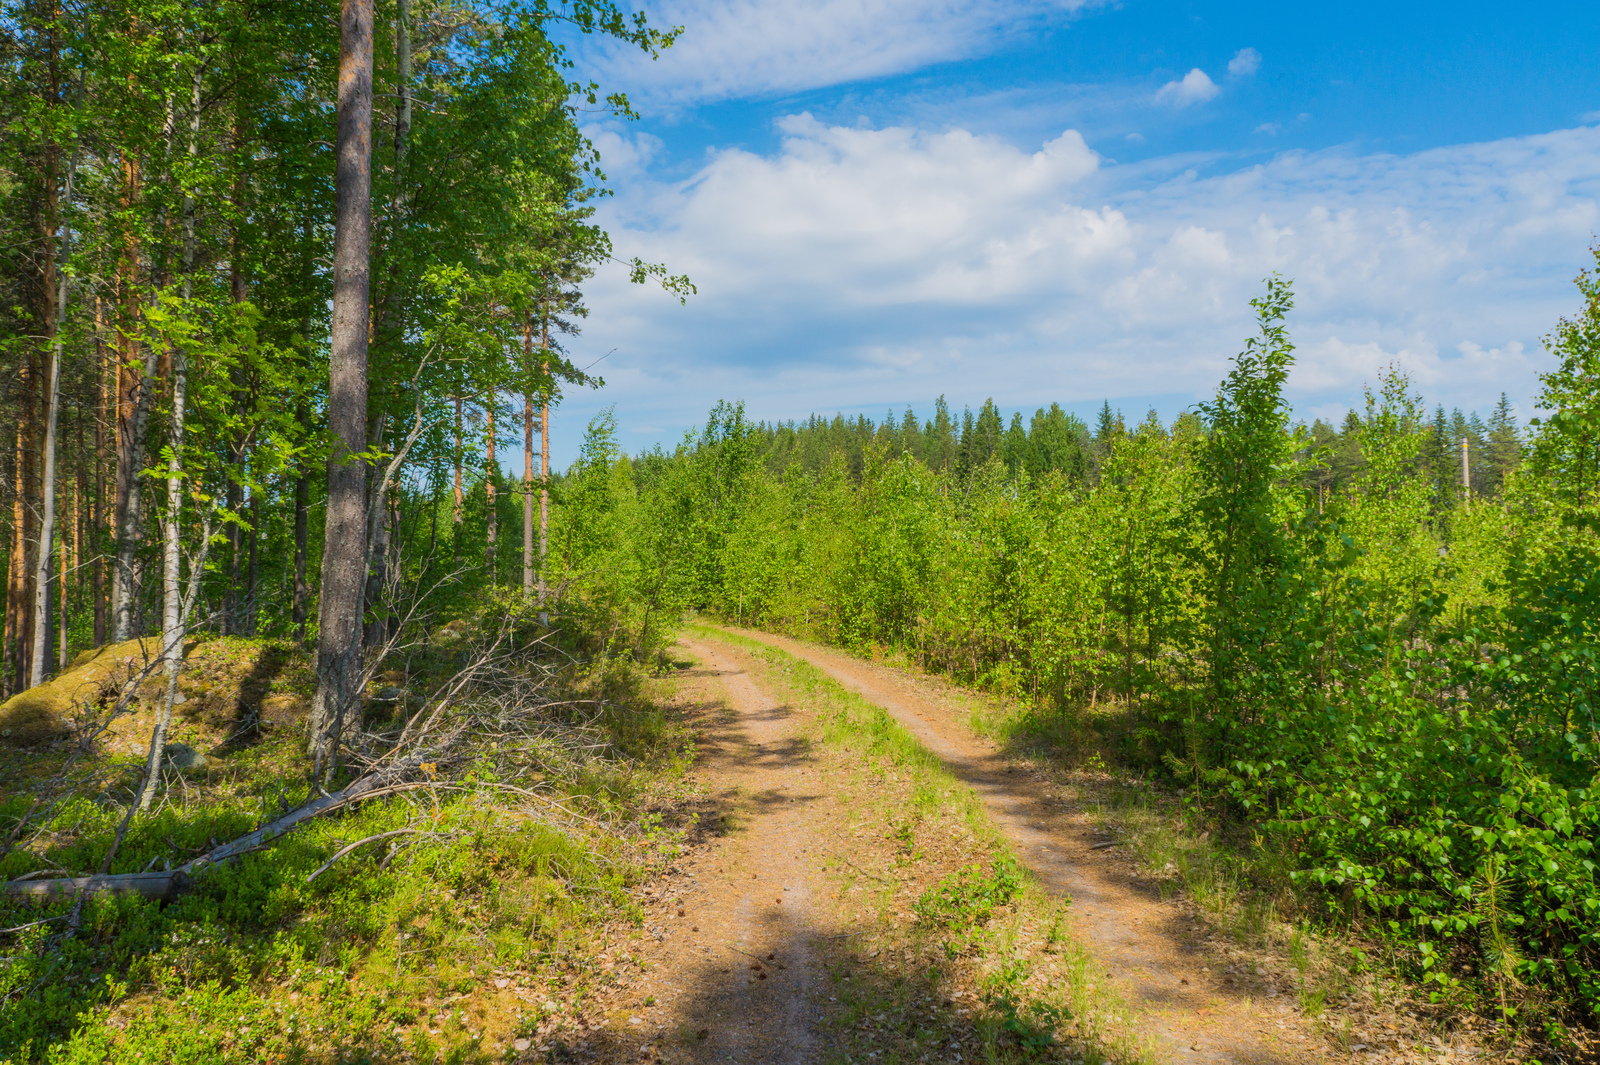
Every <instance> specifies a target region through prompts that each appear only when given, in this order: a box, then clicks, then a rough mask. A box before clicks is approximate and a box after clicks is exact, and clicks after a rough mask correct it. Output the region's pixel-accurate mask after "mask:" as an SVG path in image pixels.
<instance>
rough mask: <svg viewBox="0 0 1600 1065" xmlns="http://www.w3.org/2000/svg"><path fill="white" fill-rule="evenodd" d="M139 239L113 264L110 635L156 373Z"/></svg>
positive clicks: (131, 570) (128, 198)
mask: <svg viewBox="0 0 1600 1065" xmlns="http://www.w3.org/2000/svg"><path fill="white" fill-rule="evenodd" d="M139 188H140V168H139V161H138V159H136V158H134V157H132V156H127V157H124V159H123V192H122V204H123V207H124V209H129V208H131V207H132V205H133V203H134V201H136V200H137V199H138V196H139ZM138 277H139V241H138V238H137V237H136V236H131V235H130V236H129V237H128V238H127V239H126V240H125V241H124V244H123V256H122V262H121V264H120V267H119V270H118V282H117V287H118V290H119V292H118V295H119V298H120V301H121V304H122V328H121V332H122V337H121V341H122V343H121V351H120V352H119V355H118V360H117V432H116V438H117V439H116V446H117V476H116V486H115V496H116V498H115V503H114V508H113V512H114V518H113V521H114V522H115V523H116V533H115V539H116V548H117V554H116V563H115V566H114V568H113V570H112V575H111V639H112V640H113V641H115V642H118V643H120V642H122V641H123V640H128V639H132V637H133V626H134V614H133V610H134V598H135V596H136V595H137V591H138V590H137V588H136V587H135V581H136V577H137V574H136V572H135V566H136V563H137V561H138V557H137V556H138V551H139V536H140V534H141V532H142V531H143V525H144V523H143V514H142V509H143V508H142V506H141V503H142V500H141V498H140V492H139V489H140V485H139V469H140V467H142V466H143V465H144V438H145V429H146V427H147V426H148V424H149V420H150V396H151V392H152V389H151V388H150V387H149V382H150V380H151V378H152V377H153V376H154V375H155V359H156V356H155V350H154V349H153V348H151V349H148V350H145V351H143V352H142V354H141V350H140V344H139V339H138V330H139V317H140V310H141V307H140V302H139V292H138Z"/></svg>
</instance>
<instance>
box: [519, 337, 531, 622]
mask: <svg viewBox="0 0 1600 1065" xmlns="http://www.w3.org/2000/svg"><path fill="white" fill-rule="evenodd" d="M522 353H523V359H524V361H525V364H526V367H525V368H526V370H528V371H531V370H532V369H533V315H532V314H529V315H528V317H527V320H526V321H525V322H524V323H523V326H522ZM533 594H534V593H533V389H532V387H531V386H530V387H529V388H527V389H524V391H523V393H522V597H523V598H524V599H528V600H531V599H532V598H533Z"/></svg>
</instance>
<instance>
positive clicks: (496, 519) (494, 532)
mask: <svg viewBox="0 0 1600 1065" xmlns="http://www.w3.org/2000/svg"><path fill="white" fill-rule="evenodd" d="M496 400H497V396H496V393H495V390H494V389H492V388H491V389H489V403H488V406H487V411H488V426H487V428H488V431H489V437H488V441H487V451H486V453H485V456H484V470H483V491H484V499H485V502H486V503H487V504H488V507H489V528H488V535H487V536H486V537H485V539H486V541H487V542H486V543H485V545H484V564H485V566H486V567H487V568H488V570H489V584H490V586H491V587H493V586H494V585H495V584H496V583H497V582H496V580H495V568H494V567H495V557H494V555H495V546H496V544H495V541H496V540H497V539H498V538H499V535H500V512H499V510H498V509H497V507H496V503H495V487H494V475H495V474H496V473H497V472H498V471H499V463H498V462H497V461H496V460H495V454H494V408H495V403H496Z"/></svg>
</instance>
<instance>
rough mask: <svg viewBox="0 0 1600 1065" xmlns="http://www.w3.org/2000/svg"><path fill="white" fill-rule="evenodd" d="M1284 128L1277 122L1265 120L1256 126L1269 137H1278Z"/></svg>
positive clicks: (1258, 131) (1258, 130)
mask: <svg viewBox="0 0 1600 1065" xmlns="http://www.w3.org/2000/svg"><path fill="white" fill-rule="evenodd" d="M1282 128H1283V127H1282V126H1280V125H1278V124H1277V123H1276V122H1263V123H1261V125H1259V126H1257V127H1256V132H1257V133H1265V134H1266V135H1267V136H1269V137H1276V136H1277V135H1278V131H1279V130H1280V129H1282Z"/></svg>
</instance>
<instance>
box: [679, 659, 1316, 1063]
mask: <svg viewBox="0 0 1600 1065" xmlns="http://www.w3.org/2000/svg"><path fill="white" fill-rule="evenodd" d="M729 631H734V632H738V633H739V634H740V635H742V636H745V637H747V638H749V639H752V640H757V641H759V642H761V643H765V644H767V645H769V646H772V647H777V648H780V649H782V650H784V651H786V652H788V653H789V654H792V655H794V656H795V657H797V658H802V659H804V660H806V661H808V662H810V663H811V664H812V665H814V666H816V667H817V668H819V669H821V670H823V671H824V672H825V673H827V674H828V675H829V676H830V677H832V678H833V679H834V680H835V681H837V682H838V683H839V684H841V685H842V686H844V687H845V688H847V689H849V690H850V691H853V692H855V693H857V694H859V695H860V696H862V697H863V698H865V699H867V700H868V701H870V702H873V703H876V704H877V705H879V706H881V707H883V708H884V709H885V710H887V711H889V713H890V714H892V715H893V716H894V717H895V718H896V719H897V720H898V721H899V722H900V723H901V724H903V725H904V726H905V727H906V728H907V729H909V730H910V731H911V733H912V734H913V735H915V736H916V738H917V739H918V741H919V742H921V743H922V744H923V745H924V746H925V747H926V748H927V749H928V750H930V751H932V752H933V753H934V754H935V755H937V756H938V757H939V758H940V759H942V760H943V761H944V763H945V765H946V766H947V767H948V768H949V770H950V771H951V772H952V773H953V774H954V775H955V776H957V777H958V778H959V779H961V780H962V781H964V782H965V783H967V784H968V785H970V786H971V787H972V789H973V790H974V792H975V793H976V794H977V795H978V796H979V797H980V798H981V799H982V801H983V803H984V805H985V807H986V809H987V811H988V813H989V815H990V817H991V818H992V819H993V820H994V822H995V824H996V825H997V826H998V827H999V828H1000V830H1001V831H1002V832H1004V833H1005V835H1006V836H1007V837H1008V838H1009V839H1010V840H1011V841H1012V843H1013V844H1014V845H1015V847H1016V850H1017V854H1018V857H1019V858H1020V859H1021V860H1022V861H1023V863H1024V864H1025V865H1026V866H1027V867H1028V869H1029V870H1030V871H1031V872H1032V873H1033V874H1034V875H1035V876H1036V877H1037V878H1038V879H1039V881H1040V882H1041V883H1042V884H1043V885H1044V886H1045V888H1046V889H1048V890H1050V891H1052V892H1055V893H1058V894H1066V895H1070V896H1071V897H1072V899H1073V905H1072V909H1071V913H1072V915H1073V924H1074V929H1075V931H1076V932H1077V934H1078V936H1079V938H1080V939H1081V940H1082V941H1083V942H1085V943H1086V945H1088V946H1089V947H1090V949H1091V950H1092V951H1093V952H1094V953H1095V955H1096V956H1097V957H1098V958H1099V959H1100V960H1101V961H1103V962H1104V964H1105V967H1106V971H1107V973H1108V975H1110V976H1111V977H1112V979H1113V980H1114V981H1115V983H1116V984H1117V985H1118V986H1119V987H1120V989H1121V990H1122V991H1123V993H1124V995H1125V996H1126V997H1127V999H1128V1000H1129V1001H1130V1002H1131V1003H1132V1004H1133V1005H1134V1006H1135V1007H1136V1008H1138V1009H1139V1010H1140V1011H1141V1014H1142V1016H1141V1018H1140V1021H1141V1026H1142V1027H1143V1028H1144V1030H1145V1034H1147V1035H1150V1036H1153V1037H1154V1038H1155V1039H1156V1040H1157V1041H1158V1042H1159V1043H1164V1044H1165V1045H1166V1046H1167V1048H1168V1049H1169V1050H1170V1051H1171V1053H1172V1058H1173V1060H1174V1061H1195V1062H1217V1063H1238V1065H1288V1063H1291V1062H1307V1061H1322V1060H1325V1059H1326V1058H1327V1057H1328V1046H1327V1044H1326V1043H1325V1042H1324V1041H1323V1039H1322V1038H1321V1036H1320V1035H1318V1034H1317V1033H1316V1032H1315V1031H1313V1030H1312V1029H1310V1028H1309V1027H1308V1026H1306V1025H1305V1024H1304V1023H1303V1022H1302V1020H1301V1018H1300V1016H1299V1014H1298V1013H1297V1012H1295V1011H1294V1010H1292V1009H1291V1008H1290V1006H1289V1003H1288V1001H1287V999H1286V998H1281V1000H1280V1001H1272V1000H1265V1001H1257V1000H1253V999H1252V998H1251V997H1250V996H1248V995H1246V994H1243V993H1242V992H1240V991H1238V990H1235V989H1234V988H1231V987H1229V986H1227V985H1226V984H1225V983H1224V982H1223V980H1222V979H1221V977H1220V974H1218V973H1215V972H1213V971H1212V968H1211V967H1210V966H1208V964H1207V959H1206V957H1205V956H1204V954H1203V953H1202V946H1201V942H1200V939H1199V937H1198V935H1197V932H1198V931H1199V930H1198V929H1197V928H1195V927H1194V926H1193V925H1192V924H1191V923H1190V921H1189V920H1188V919H1187V918H1186V917H1185V916H1184V914H1183V913H1182V912H1181V911H1180V910H1179V909H1178V908H1177V907H1175V906H1173V905H1170V904H1167V903H1164V902H1162V901H1161V900H1160V899H1159V898H1158V897H1157V895H1156V893H1155V892H1154V891H1153V890H1152V889H1151V888H1150V886H1148V885H1145V884H1141V883H1139V882H1138V880H1137V879H1135V878H1133V877H1131V876H1129V875H1128V874H1127V873H1126V872H1125V871H1124V869H1123V867H1122V863H1120V862H1113V861H1112V860H1111V859H1110V858H1109V857H1108V856H1107V855H1106V854H1105V853H1104V851H1103V849H1097V848H1096V844H1097V843H1102V842H1103V841H1102V840H1101V839H1100V838H1097V837H1095V836H1094V835H1093V833H1092V830H1091V827H1090V825H1089V824H1088V823H1087V819H1086V818H1084V817H1082V816H1081V815H1080V814H1078V813H1077V812H1076V811H1071V810H1063V809H1061V808H1060V807H1059V806H1058V805H1054V804H1052V805H1046V804H1045V803H1044V802H1042V801H1041V799H1042V794H1041V790H1040V789H1039V787H1038V785H1037V781H1035V780H1034V778H1033V777H1032V776H1031V775H1029V774H1027V773H1019V772H1016V767H1015V765H1014V764H1012V763H1011V762H1010V761H1009V760H1008V759H1006V758H1005V757H1003V756H1002V755H1001V754H999V753H998V751H997V750H996V748H995V745H994V744H992V743H990V742H988V741H986V740H983V739H980V738H977V737H975V736H974V735H973V734H972V733H971V731H970V730H969V729H967V728H966V727H965V725H964V724H962V723H961V721H960V719H959V716H958V715H959V713H960V711H959V710H958V709H957V708H956V707H955V706H954V705H953V704H952V703H951V702H950V701H949V700H948V699H942V698H940V696H939V693H938V692H937V690H936V689H935V688H934V687H933V685H931V684H928V683H927V682H925V681H922V680H920V679H919V678H916V677H914V676H912V675H910V674H908V673H907V672H906V671H904V670H899V669H893V668H890V667H885V666H877V665H873V664H871V663H866V662H862V661H860V660H859V659H854V658H851V657H849V656H848V655H845V654H842V653H840V652H837V651H833V650H831V649H827V648H822V647H818V646H816V645H813V644H807V643H801V642H800V641H797V640H792V639H788V638H786V637H780V636H774V635H771V634H769V633H764V632H757V631H750V630H742V629H730V630H729ZM701 646H704V645H701Z"/></svg>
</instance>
